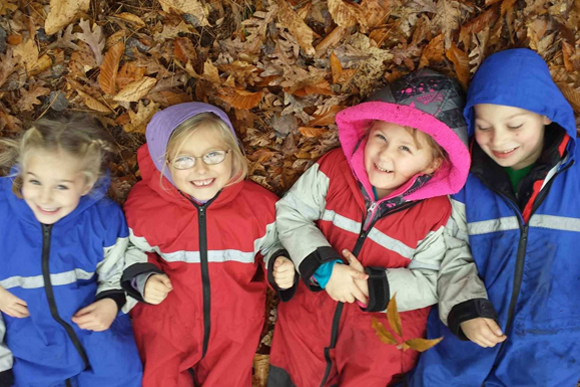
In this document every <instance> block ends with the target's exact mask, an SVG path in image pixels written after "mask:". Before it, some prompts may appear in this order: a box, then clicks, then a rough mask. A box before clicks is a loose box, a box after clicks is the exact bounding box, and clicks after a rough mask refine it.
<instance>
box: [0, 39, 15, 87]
mask: <svg viewBox="0 0 580 387" xmlns="http://www.w3.org/2000/svg"><path fill="white" fill-rule="evenodd" d="M12 53H13V50H12V48H10V47H8V48H7V49H6V54H4V55H2V54H0V87H1V86H2V85H4V82H6V80H7V79H8V77H9V76H10V75H11V74H12V73H13V72H14V71H16V69H17V68H18V67H17V64H18V61H17V60H16V58H14V56H13V55H12Z"/></svg>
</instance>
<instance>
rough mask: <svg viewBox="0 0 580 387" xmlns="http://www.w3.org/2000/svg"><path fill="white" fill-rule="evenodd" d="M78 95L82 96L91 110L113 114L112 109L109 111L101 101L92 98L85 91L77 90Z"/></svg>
mask: <svg viewBox="0 0 580 387" xmlns="http://www.w3.org/2000/svg"><path fill="white" fill-rule="evenodd" d="M77 93H78V94H79V95H80V96H81V98H82V99H83V101H84V103H85V105H86V106H87V107H88V108H89V109H91V110H94V111H97V112H100V113H111V109H109V108H108V107H107V106H105V105H103V104H102V103H100V102H99V101H97V100H96V99H95V98H93V97H91V96H90V95H88V94H87V93H85V92H84V91H81V90H77Z"/></svg>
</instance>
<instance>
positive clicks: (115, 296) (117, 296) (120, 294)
mask: <svg viewBox="0 0 580 387" xmlns="http://www.w3.org/2000/svg"><path fill="white" fill-rule="evenodd" d="M104 298H110V299H111V300H113V301H115V304H117V312H118V311H120V310H121V308H122V307H123V305H125V302H126V301H127V299H126V298H125V292H124V291H122V290H107V291H106V292H101V293H99V294H97V296H96V297H95V302H96V301H99V300H102V299H104Z"/></svg>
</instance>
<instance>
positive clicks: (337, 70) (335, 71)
mask: <svg viewBox="0 0 580 387" xmlns="http://www.w3.org/2000/svg"><path fill="white" fill-rule="evenodd" d="M330 69H331V71H332V83H334V84H338V85H342V84H345V83H347V82H348V81H350V79H351V78H352V77H353V76H354V74H355V73H356V70H352V69H351V70H343V69H342V65H341V64H340V60H339V59H338V57H337V56H336V54H335V53H334V52H333V53H332V54H330ZM330 95H331V94H330Z"/></svg>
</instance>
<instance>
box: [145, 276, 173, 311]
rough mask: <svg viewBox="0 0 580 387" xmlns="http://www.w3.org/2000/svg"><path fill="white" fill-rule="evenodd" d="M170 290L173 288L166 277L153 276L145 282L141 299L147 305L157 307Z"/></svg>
mask: <svg viewBox="0 0 580 387" xmlns="http://www.w3.org/2000/svg"><path fill="white" fill-rule="evenodd" d="M172 290H173V286H172V285H171V281H170V280H169V277H168V276H166V275H165V274H153V275H152V276H151V277H149V279H148V280H147V282H145V289H144V291H143V299H144V300H145V302H147V303H149V304H153V305H159V304H161V302H163V300H165V298H166V297H167V295H168V294H169V292H170V291H172Z"/></svg>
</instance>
